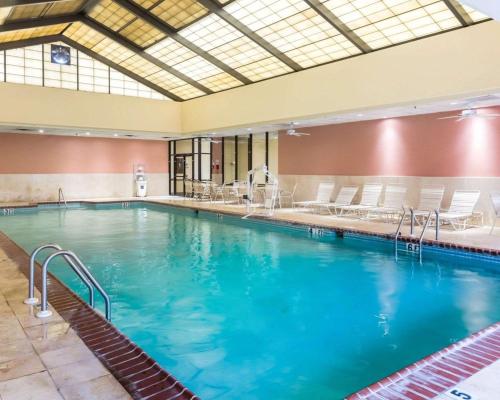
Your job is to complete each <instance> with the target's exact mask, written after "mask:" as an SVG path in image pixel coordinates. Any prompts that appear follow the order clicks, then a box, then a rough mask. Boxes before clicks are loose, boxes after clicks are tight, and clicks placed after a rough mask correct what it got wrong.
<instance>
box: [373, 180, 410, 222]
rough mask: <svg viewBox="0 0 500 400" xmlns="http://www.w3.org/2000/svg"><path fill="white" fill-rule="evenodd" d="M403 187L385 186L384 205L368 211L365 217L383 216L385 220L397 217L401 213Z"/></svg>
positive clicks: (403, 200) (404, 193)
mask: <svg viewBox="0 0 500 400" xmlns="http://www.w3.org/2000/svg"><path fill="white" fill-rule="evenodd" d="M407 191H408V189H407V188H406V187H405V186H396V185H387V186H386V188H385V198H384V204H383V205H382V206H380V207H375V208H371V209H369V210H368V214H367V216H368V217H370V216H375V217H378V216H383V217H384V218H385V219H386V220H389V219H390V218H391V217H397V216H398V215H400V214H401V213H402V212H403V209H404V202H405V198H406V192H407Z"/></svg>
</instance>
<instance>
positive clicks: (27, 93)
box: [0, 83, 181, 136]
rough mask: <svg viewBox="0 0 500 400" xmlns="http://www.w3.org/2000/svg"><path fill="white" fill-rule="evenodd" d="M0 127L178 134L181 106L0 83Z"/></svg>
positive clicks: (172, 102) (127, 97)
mask: <svg viewBox="0 0 500 400" xmlns="http://www.w3.org/2000/svg"><path fill="white" fill-rule="evenodd" d="M0 105H1V106H0V124H2V125H13V126H34V127H35V128H37V129H38V128H39V127H46V128H49V127H59V128H77V129H78V128H80V129H82V130H84V129H96V130H111V131H115V132H116V131H128V132H132V131H140V132H152V133H158V135H159V136H165V135H166V134H171V133H176V132H177V133H178V132H180V131H181V120H180V112H181V111H180V107H181V106H180V103H176V102H174V101H163V100H152V99H144V98H139V97H129V96H116V95H109V94H100V93H90V92H84V91H73V90H65V89H54V88H46V87H38V86H30V85H17V84H12V83H0Z"/></svg>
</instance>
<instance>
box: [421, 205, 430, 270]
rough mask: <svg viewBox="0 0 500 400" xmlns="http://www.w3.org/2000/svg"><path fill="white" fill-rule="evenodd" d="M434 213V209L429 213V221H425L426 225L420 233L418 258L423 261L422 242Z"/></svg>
mask: <svg viewBox="0 0 500 400" xmlns="http://www.w3.org/2000/svg"><path fill="white" fill-rule="evenodd" d="M432 213H433V211H429V214H428V215H427V221H425V225H424V227H423V228H422V232H421V233H420V238H419V239H418V258H419V260H420V262H422V242H423V240H424V235H425V231H426V230H427V228H428V226H429V223H430V222H431V215H432Z"/></svg>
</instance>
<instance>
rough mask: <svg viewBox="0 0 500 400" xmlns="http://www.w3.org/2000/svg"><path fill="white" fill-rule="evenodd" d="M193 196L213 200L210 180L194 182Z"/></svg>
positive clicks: (198, 198)
mask: <svg viewBox="0 0 500 400" xmlns="http://www.w3.org/2000/svg"><path fill="white" fill-rule="evenodd" d="M193 190H194V192H193V198H194V199H195V200H200V201H202V200H211V199H212V190H211V184H210V182H201V181H197V182H193Z"/></svg>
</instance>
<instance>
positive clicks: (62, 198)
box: [57, 188, 68, 208]
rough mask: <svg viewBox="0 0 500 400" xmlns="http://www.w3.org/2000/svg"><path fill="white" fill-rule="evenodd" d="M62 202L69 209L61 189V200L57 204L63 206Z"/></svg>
mask: <svg viewBox="0 0 500 400" xmlns="http://www.w3.org/2000/svg"><path fill="white" fill-rule="evenodd" d="M61 201H63V202H64V207H66V208H68V203H66V199H65V198H64V193H63V190H62V188H59V199H58V200H57V204H59V205H61Z"/></svg>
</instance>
